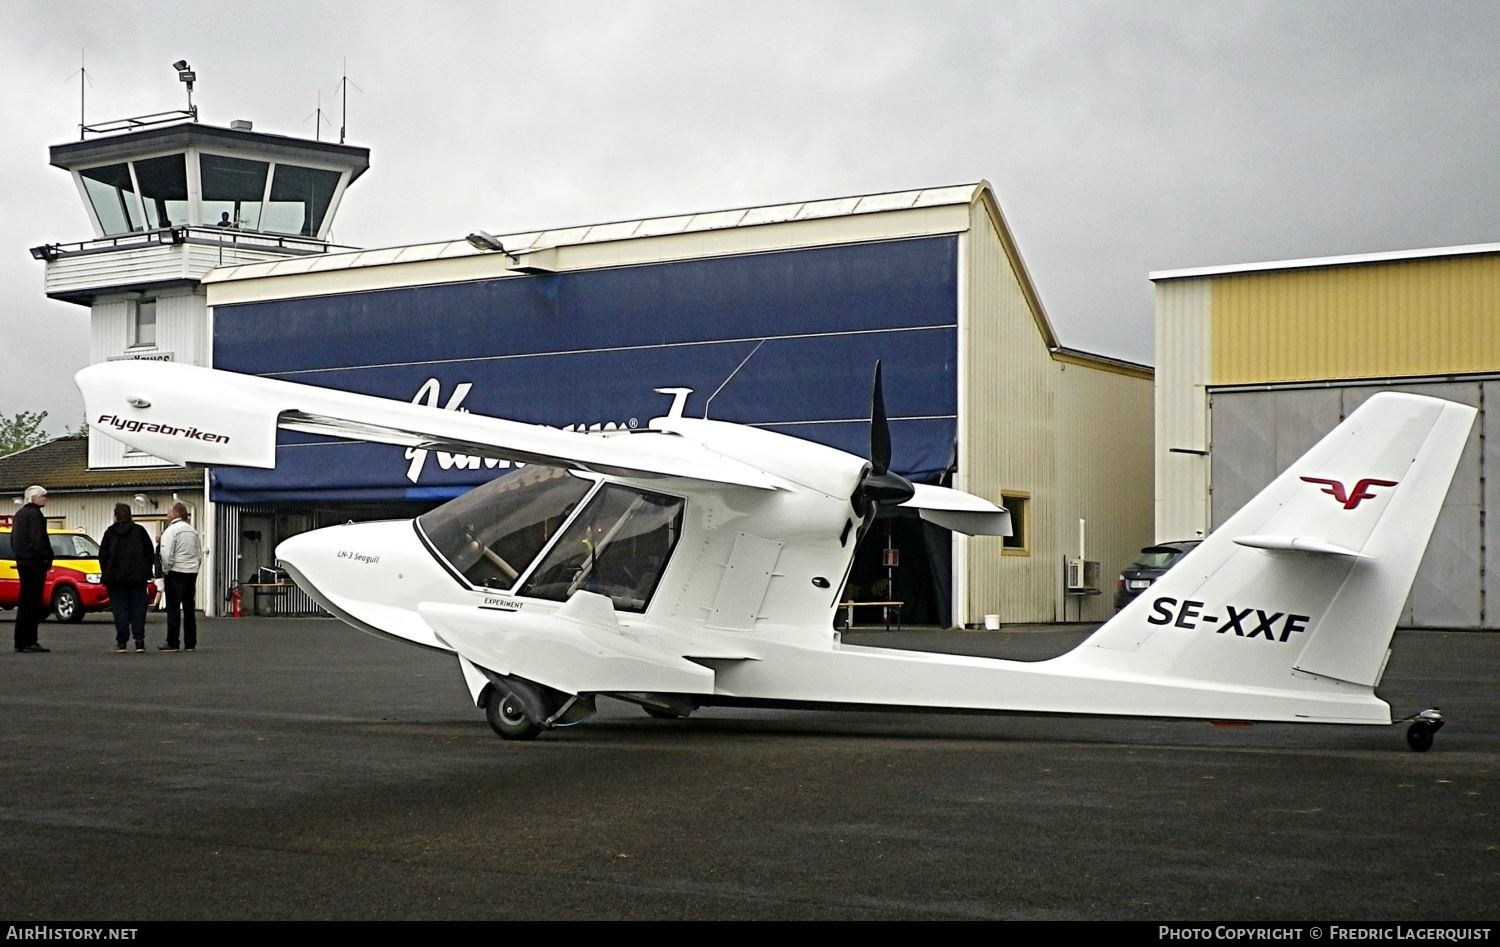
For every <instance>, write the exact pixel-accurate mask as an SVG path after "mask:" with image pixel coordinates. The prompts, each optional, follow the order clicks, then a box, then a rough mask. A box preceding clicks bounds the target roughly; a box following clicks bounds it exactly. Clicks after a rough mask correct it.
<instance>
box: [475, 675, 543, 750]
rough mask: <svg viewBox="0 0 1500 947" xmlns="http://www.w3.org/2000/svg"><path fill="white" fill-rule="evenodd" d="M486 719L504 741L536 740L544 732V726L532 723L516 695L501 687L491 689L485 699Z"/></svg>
mask: <svg viewBox="0 0 1500 947" xmlns="http://www.w3.org/2000/svg"><path fill="white" fill-rule="evenodd" d="M484 719H486V720H488V721H489V723H490V729H491V730H494V731H495V732H496V733H498V734H499V735H500V739H502V740H535V739H536V737H537V735H538V734H540V733H541V732H542V725H541V724H539V723H532V722H531V718H530V717H528V716H526V711H525V709H523V708H522V706H521V702H520V701H519V700H517V699H516V695H515V694H512V693H511V692H510V691H509V690H506V689H505V688H503V687H499V686H495V687H491V688H490V695H489V696H488V697H487V698H485V701H484Z"/></svg>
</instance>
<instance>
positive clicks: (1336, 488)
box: [1302, 477, 1396, 510]
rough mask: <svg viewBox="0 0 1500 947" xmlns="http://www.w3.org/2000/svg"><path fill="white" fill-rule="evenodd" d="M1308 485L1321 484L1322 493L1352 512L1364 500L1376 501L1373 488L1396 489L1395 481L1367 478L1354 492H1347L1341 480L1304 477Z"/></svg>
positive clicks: (1357, 484)
mask: <svg viewBox="0 0 1500 947" xmlns="http://www.w3.org/2000/svg"><path fill="white" fill-rule="evenodd" d="M1302 479H1303V481H1304V482H1306V483H1321V484H1322V485H1323V489H1322V491H1321V492H1323V493H1326V494H1328V495H1329V496H1331V497H1333V498H1334V499H1335V500H1337V501H1338V502H1339V503H1340V504H1341V505H1342V506H1343V507H1344V509H1346V510H1352V509H1354V508H1355V507H1356V506H1359V504H1360V503H1361V502H1362V501H1364V500H1373V499H1375V494H1373V493H1371V492H1370V488H1371V487H1394V486H1395V485H1396V481H1394V480H1374V479H1371V478H1369V477H1366V478H1365V479H1364V480H1361V481H1359V482H1358V483H1356V484H1355V485H1354V489H1353V490H1345V488H1344V484H1343V482H1342V481H1339V480H1325V479H1324V478H1322V477H1303V478H1302Z"/></svg>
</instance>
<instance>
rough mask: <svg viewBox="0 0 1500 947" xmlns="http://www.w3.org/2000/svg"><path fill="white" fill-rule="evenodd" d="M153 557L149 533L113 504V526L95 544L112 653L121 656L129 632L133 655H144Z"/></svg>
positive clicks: (120, 505)
mask: <svg viewBox="0 0 1500 947" xmlns="http://www.w3.org/2000/svg"><path fill="white" fill-rule="evenodd" d="M155 558H156V551H155V549H154V547H153V546H152V545H151V536H150V534H149V533H147V532H146V530H145V527H143V526H141V524H140V523H137V522H136V521H135V520H134V519H132V518H131V516H130V507H129V506H127V505H126V504H124V503H116V504H115V522H114V525H112V526H110V528H109V529H107V530H105V531H104V540H103V541H102V542H100V543H99V571H100V573H101V574H102V576H103V579H104V587H105V588H107V589H109V609H110V611H111V612H113V613H114V616H115V650H116V651H119V652H121V653H123V652H124V651H125V646H126V644H127V643H128V642H129V640H130V637H131V635H132V633H133V634H134V637H135V653H136V654H145V653H146V580H147V579H149V578H151V564H152V561H153V560H154V559H155Z"/></svg>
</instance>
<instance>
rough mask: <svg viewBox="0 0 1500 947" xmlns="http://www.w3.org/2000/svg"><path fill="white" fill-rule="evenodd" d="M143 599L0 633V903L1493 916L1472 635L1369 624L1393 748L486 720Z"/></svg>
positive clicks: (273, 624)
mask: <svg viewBox="0 0 1500 947" xmlns="http://www.w3.org/2000/svg"><path fill="white" fill-rule="evenodd" d="M12 615H13V613H9V614H7V616H6V618H7V619H8V618H10V617H11V616H12ZM148 633H149V638H150V644H151V647H152V649H153V650H152V651H151V652H150V653H149V654H144V655H137V654H134V653H130V654H116V653H115V652H114V650H113V627H112V625H111V624H110V622H109V621H108V619H107V618H106V617H103V616H93V617H90V618H89V619H88V620H87V621H86V622H84V623H83V624H81V625H74V626H59V625H57V624H52V623H49V624H46V625H44V626H43V627H42V635H41V639H42V643H43V644H45V645H47V646H49V647H51V648H52V649H53V650H52V653H51V654H38V655H22V654H15V653H13V652H11V650H10V649H9V648H6V649H5V650H4V651H3V652H0V715H3V726H0V748H3V749H0V919H4V920H7V921H15V922H28V923H35V922H46V921H73V922H85V921H101V922H121V921H129V920H170V919H212V920H234V919H272V918H285V919H320V918H329V919H436V918H466V919H483V918H511V919H585V918H589V919H623V918H640V919H648V918H649V919H749V918H766V919H795V918H801V919H838V918H859V919H938V918H957V919H1034V920H1036V919H1039V920H1049V919H1139V920H1152V921H1163V920H1182V921H1204V922H1210V921H1228V920H1240V921H1272V920H1281V921H1288V920H1300V921H1315V922H1320V923H1331V922H1369V921H1378V920H1411V921H1430V922H1435V923H1442V924H1456V923H1463V922H1470V923H1472V922H1476V921H1493V920H1495V919H1496V917H1497V915H1500V908H1497V905H1500V692H1497V688H1496V686H1495V680H1496V673H1497V668H1500V634H1479V633H1438V632H1403V633H1401V634H1399V635H1398V636H1397V639H1396V650H1395V656H1394V657H1393V659H1392V661H1391V664H1390V668H1389V670H1388V672H1387V674H1386V679H1385V683H1384V686H1383V687H1382V689H1381V693H1382V695H1383V696H1385V697H1386V698H1387V699H1388V700H1390V701H1391V703H1392V706H1393V708H1394V709H1395V710H1396V711H1397V713H1398V715H1402V714H1406V713H1410V712H1414V711H1416V710H1419V709H1421V708H1423V707H1427V706H1433V705H1437V706H1440V707H1442V708H1443V710H1444V711H1445V712H1446V713H1447V714H1448V715H1449V718H1450V722H1449V724H1448V726H1447V727H1446V729H1444V730H1443V731H1442V732H1441V733H1440V734H1439V735H1438V738H1437V742H1436V745H1435V746H1434V748H1433V749H1432V751H1431V752H1428V753H1425V754H1417V753H1412V752H1410V751H1408V750H1407V749H1406V744H1405V739H1404V728H1399V727H1392V728H1384V727H1326V726H1293V725H1258V726H1255V727H1253V728H1248V729H1215V728H1213V727H1211V726H1210V725H1208V724H1206V723H1199V722H1184V721H1139V720H1105V719H1078V718H1047V717H1031V716H956V715H940V714H906V713H854V712H809V711H783V710H736V709H705V710H702V711H699V712H698V713H697V714H695V715H694V716H693V717H692V718H690V719H688V720H684V721H663V720H655V719H651V718H648V717H646V716H645V715H644V714H643V713H642V712H641V710H640V709H639V708H636V707H634V706H631V705H628V704H622V703H617V702H612V701H608V702H607V701H601V708H600V713H599V715H598V716H597V717H595V718H594V719H593V720H591V721H589V722H588V723H585V724H583V725H582V726H579V727H576V728H574V729H570V730H565V731H557V732H552V733H549V734H545V735H543V737H542V738H541V739H539V740H537V741H535V742H533V743H521V744H517V743H504V742H501V741H500V740H499V739H497V738H496V737H495V736H494V735H493V734H492V733H491V732H490V729H489V727H488V726H487V725H486V724H485V722H484V719H483V716H482V714H481V713H480V712H479V711H478V710H477V709H475V708H474V707H472V706H471V705H470V704H469V701H468V695H467V692H466V690H465V688H464V686H463V683H462V681H461V679H460V676H459V673H458V670H457V668H456V666H455V664H454V661H453V659H452V658H451V657H448V656H445V655H441V654H437V653H433V652H428V651H423V650H421V649H417V648H413V647H408V646H403V645H400V644H396V643H391V642H387V641H384V640H380V639H376V638H372V637H369V636H366V635H364V634H361V633H359V632H356V631H353V630H351V629H348V628H346V627H344V626H343V625H341V624H338V623H336V622H334V621H330V620H306V619H304V620H273V619H240V620H229V619H221V620H214V621H205V622H203V623H202V627H201V632H200V649H199V650H198V651H197V652H195V653H193V654H187V653H181V654H164V653H159V652H157V651H156V650H155V646H156V645H157V644H159V643H161V641H162V640H163V638H164V627H163V624H162V619H161V617H160V616H155V615H154V616H152V618H151V627H150V628H149V629H148ZM0 634H4V635H6V636H7V637H8V635H9V625H8V621H0ZM1082 636H1083V630H1081V629H1079V628H1077V627H1072V628H1067V629H1040V628H1031V629H1019V630H1018V629H1011V630H1005V631H1001V632H998V633H982V632H939V631H908V632H880V631H876V632H868V633H862V634H861V635H858V636H856V635H850V636H848V638H849V640H856V639H857V640H859V641H860V642H861V643H872V644H889V645H892V646H902V647H920V648H929V649H933V650H952V651H963V652H967V653H978V654H993V655H999V656H1005V657H1017V658H1025V659H1031V658H1039V657H1045V656H1048V655H1051V654H1056V653H1059V652H1061V651H1063V650H1066V649H1067V648H1068V647H1070V646H1071V645H1072V644H1074V643H1075V642H1077V641H1078V640H1079V639H1080V638H1081V637H1082Z"/></svg>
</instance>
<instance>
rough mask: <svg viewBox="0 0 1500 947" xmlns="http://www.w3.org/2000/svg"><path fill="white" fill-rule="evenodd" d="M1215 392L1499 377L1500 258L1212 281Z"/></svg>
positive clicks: (1211, 378) (1425, 261) (1376, 265)
mask: <svg viewBox="0 0 1500 947" xmlns="http://www.w3.org/2000/svg"><path fill="white" fill-rule="evenodd" d="M1210 311H1211V313H1212V322H1213V347H1212V352H1213V357H1212V363H1211V370H1210V373H1209V381H1208V383H1209V384H1211V385H1240V384H1263V383H1270V384H1274V383H1277V382H1290V381H1321V380H1325V379H1351V378H1386V377H1409V376H1424V375H1455V374H1466V373H1470V372H1492V371H1495V370H1497V369H1500V254H1492V255H1485V256H1463V257H1446V258H1441V259H1423V260H1405V261H1400V262H1390V263H1365V264H1360V265H1357V266H1343V267H1333V268H1322V269H1309V270H1289V271H1281V272H1265V273H1245V274H1237V275H1228V276H1221V277H1217V278H1214V280H1213V299H1212V308H1211V310H1210Z"/></svg>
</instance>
